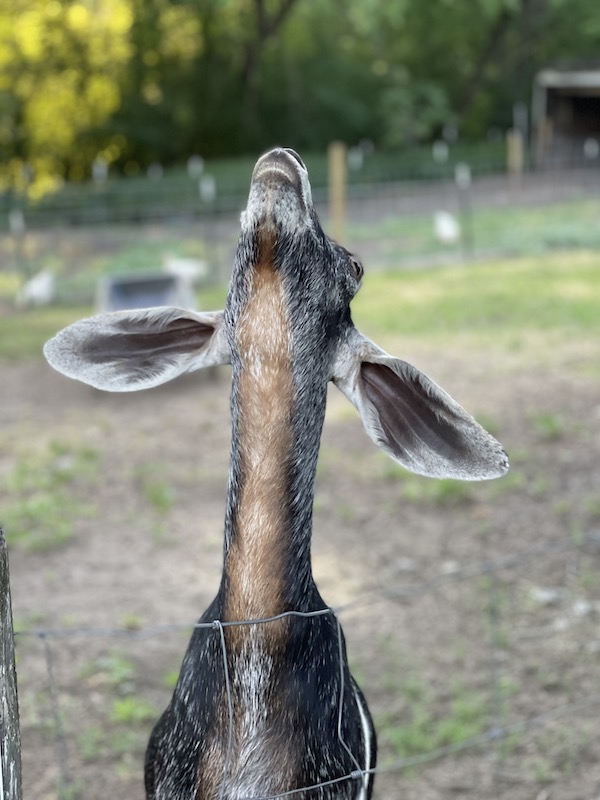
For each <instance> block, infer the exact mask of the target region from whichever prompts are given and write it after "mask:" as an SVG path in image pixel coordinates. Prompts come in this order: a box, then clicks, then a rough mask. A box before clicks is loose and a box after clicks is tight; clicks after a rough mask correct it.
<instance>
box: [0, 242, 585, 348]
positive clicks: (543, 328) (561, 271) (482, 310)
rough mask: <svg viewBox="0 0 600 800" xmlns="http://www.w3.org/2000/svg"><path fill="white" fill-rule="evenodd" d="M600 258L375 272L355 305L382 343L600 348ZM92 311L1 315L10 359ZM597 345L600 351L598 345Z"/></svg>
mask: <svg viewBox="0 0 600 800" xmlns="http://www.w3.org/2000/svg"><path fill="white" fill-rule="evenodd" d="M225 297H226V288H225V287H223V286H216V287H209V288H207V289H205V290H203V292H202V306H203V307H204V308H207V309H208V308H210V309H213V308H221V307H222V306H223V304H224V301H225ZM599 303H600V254H598V253H595V252H591V251H580V250H577V251H571V252H562V253H552V254H544V255H533V256H527V257H524V258H516V259H511V260H507V259H503V260H494V261H489V262H481V263H472V264H469V265H468V266H455V267H452V268H447V267H438V268H432V269H429V270H422V269H403V270H401V271H395V272H389V273H377V272H374V273H371V274H367V277H366V278H365V281H364V287H363V289H362V291H361V292H360V293H359V294H358V296H357V297H356V299H355V300H354V302H353V306H352V310H353V317H354V319H355V322H356V324H357V325H358V326H359V327H360V328H361V329H362V330H364V331H365V332H366V333H367V335H369V336H372V337H373V338H376V339H378V338H383V339H387V340H389V339H390V337H394V338H396V337H407V336H410V337H415V338H418V339H419V341H421V342H423V343H425V344H427V343H430V344H432V345H437V344H439V343H441V342H444V343H445V345H446V346H451V345H452V344H453V343H464V341H468V342H469V343H471V344H472V345H474V346H476V347H485V346H489V344H490V343H495V344H498V345H503V346H505V347H506V348H507V349H508V350H519V349H522V348H525V347H527V344H528V342H531V344H532V345H534V346H535V347H536V348H538V349H539V348H546V349H548V348H549V347H554V346H555V345H556V343H557V342H561V341H563V342H566V343H568V342H569V340H571V339H573V338H576V337H581V338H584V339H585V341H586V342H587V343H588V344H589V346H590V347H592V348H594V347H597V343H598V342H600V314H598V305H599ZM90 313H91V309H90V308H89V307H88V308H85V307H80V308H71V309H59V308H51V309H44V310H40V311H32V312H29V313H26V314H20V315H18V314H7V315H5V316H0V360H8V361H16V360H20V359H26V358H36V357H37V358H39V357H41V351H42V346H43V344H44V342H45V341H46V340H47V339H48V338H50V337H51V336H52V335H53V334H54V333H56V331H57V330H59V329H60V328H62V327H64V326H65V325H68V324H69V323H70V322H73V321H74V320H76V319H79V318H81V317H83V316H88V315H89V314H90ZM594 343H596V344H594Z"/></svg>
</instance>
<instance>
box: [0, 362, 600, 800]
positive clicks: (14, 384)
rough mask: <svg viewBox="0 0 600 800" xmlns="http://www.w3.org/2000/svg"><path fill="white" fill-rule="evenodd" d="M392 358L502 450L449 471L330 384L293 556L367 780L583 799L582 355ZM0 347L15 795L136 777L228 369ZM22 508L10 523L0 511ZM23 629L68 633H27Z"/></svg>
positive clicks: (97, 790) (587, 691)
mask: <svg viewBox="0 0 600 800" xmlns="http://www.w3.org/2000/svg"><path fill="white" fill-rule="evenodd" d="M398 355H406V354H401V353H398ZM411 360H412V361H414V362H416V363H417V364H418V365H419V366H420V367H422V368H423V369H425V370H426V371H427V372H429V373H430V374H432V376H433V377H434V378H435V379H436V380H437V381H438V382H439V383H441V385H442V386H444V388H446V389H447V390H448V391H450V392H451V393H452V394H453V395H454V396H455V397H456V398H457V399H458V400H459V401H460V402H461V403H462V404H463V405H464V406H465V407H466V408H468V409H469V410H470V411H471V412H473V413H475V414H476V415H479V417H480V418H481V420H482V422H484V424H488V425H489V426H490V427H491V428H492V430H493V433H494V434H495V435H496V436H497V437H498V438H499V439H500V440H501V441H502V443H503V444H504V446H505V447H506V449H507V450H508V452H509V454H510V455H511V459H512V471H511V473H510V474H509V476H508V477H506V478H505V479H503V480H502V481H497V482H493V483H486V484H477V485H474V484H468V485H462V484H460V485H458V486H457V485H456V484H445V483H443V484H439V483H438V482H435V481H427V480H425V479H416V478H412V477H409V476H407V475H405V474H402V473H401V472H400V471H399V470H396V469H394V468H393V467H391V466H390V462H389V461H387V460H386V459H385V457H384V456H382V455H380V454H379V453H378V452H377V451H376V448H374V447H373V446H372V444H371V443H370V442H369V440H368V439H367V437H366V434H365V433H364V432H363V431H362V428H361V425H360V422H359V420H358V418H357V416H356V414H355V412H354V411H353V409H352V408H351V407H350V406H349V405H348V404H347V401H346V400H345V399H344V398H343V397H342V396H341V395H340V394H338V393H336V390H335V389H332V391H331V397H330V403H329V408H328V416H327V420H326V425H325V431H324V436H323V443H322V452H321V460H320V466H319V470H318V481H317V491H316V503H315V524H314V570H315V575H316V578H317V582H318V584H319V587H320V589H321V592H322V594H323V596H324V598H325V599H326V601H327V602H328V603H330V604H331V605H332V606H335V607H338V606H343V605H345V604H349V606H348V608H347V609H346V610H344V611H342V612H340V619H341V622H342V624H343V626H344V630H345V632H346V636H347V639H348V648H349V653H350V659H351V664H352V669H353V671H354V673H355V675H356V677H357V679H358V681H359V683H360V684H361V686H362V688H363V689H364V691H365V694H366V696H367V699H368V701H369V705H370V708H371V710H372V713H373V716H374V718H375V720H376V724H377V727H378V730H379V739H380V759H379V764H380V765H381V766H389V767H390V771H386V772H383V773H382V774H381V775H379V776H378V777H377V780H376V788H375V797H376V798H379V800H383V799H384V798H391V799H392V800H393V799H394V798H403V800H417V798H418V800H438V799H440V800H441V798H444V799H446V798H449V797H464V798H473V800H487V798H489V799H490V800H496V798H510V800H534V799H536V798H537V800H598V798H600V713H599V709H600V705H598V704H597V703H598V699H599V696H598V692H599V691H600V681H599V679H600V663H599V659H600V628H599V621H600V538H595V539H594V534H600V498H599V493H598V487H599V486H600V458H599V454H600V395H599V392H598V389H599V386H598V379H597V372H596V373H595V375H596V377H594V375H593V374H592V375H586V372H585V370H581V369H572V370H565V369H560V370H558V369H552V368H546V367H543V366H534V367H531V365H530V364H528V365H527V366H526V367H525V366H520V365H519V364H518V363H516V362H515V363H506V364H499V365H496V364H493V363H490V361H491V360H493V357H492V356H488V355H484V354H479V356H478V357H471V356H470V357H469V358H464V357H461V354H460V353H452V354H449V353H443V352H442V353H438V352H434V351H433V350H428V349H426V348H421V349H419V348H414V347H413V348H412V352H411ZM1 369H2V378H1V383H0V414H1V419H2V427H1V430H0V481H1V484H2V487H3V488H2V489H0V504H1V505H2V507H3V509H4V511H3V513H5V512H6V514H7V519H6V520H5V524H6V534H7V539H8V542H9V546H10V547H11V549H10V558H11V576H12V591H13V608H14V615H15V620H16V627H17V629H18V630H20V631H21V632H22V634H21V635H20V636H19V637H18V644H17V651H18V675H19V682H20V683H19V688H20V705H21V716H22V737H23V769H24V787H25V793H24V796H25V798H27V799H28V800H29V799H31V800H51V799H54V798H59V797H60V798H65V799H66V798H79V797H81V798H85V799H86V800H100V798H102V799H103V800H104V799H105V798H107V797H110V798H114V800H125V798H127V800H133V798H140V799H141V798H142V797H143V785H142V759H143V752H144V748H145V743H146V740H147V736H148V734H149V731H150V729H151V727H152V725H153V722H154V721H155V719H156V718H157V716H158V714H159V713H160V711H161V710H162V709H163V708H164V706H165V705H166V703H167V702H168V698H169V696H170V692H171V688H172V685H173V680H174V676H175V675H176V673H177V669H178V665H179V662H180V659H181V657H182V655H183V652H184V649H185V645H186V640H187V637H188V635H189V631H187V630H184V631H181V630H179V629H172V628H171V627H170V626H189V625H190V624H192V623H193V622H194V621H195V620H196V619H197V617H198V616H199V615H200V613H201V612H202V611H203V610H204V608H205V607H206V606H207V605H208V603H209V602H210V600H211V599H212V597H213V595H214V594H215V592H216V589H217V586H218V582H219V577H220V570H221V552H222V551H221V548H222V518H223V510H224V499H225V488H226V478H227V469H228V455H229V411H228V390H229V376H228V374H227V371H226V370H223V371H222V372H220V373H218V374H217V375H212V376H207V375H201V374H198V375H193V376H189V377H187V378H184V379H181V380H179V381H178V382H176V383H174V384H171V385H169V386H166V387H162V388H159V389H156V390H152V391H149V392H145V393H138V394H134V395H119V396H117V395H105V394H103V393H100V392H96V391H94V390H91V389H89V388H88V387H85V386H83V385H79V384H77V383H75V382H72V381H69V380H67V379H65V378H62V377H61V376H59V375H57V374H54V373H53V372H52V371H51V370H50V368H49V367H46V366H45V365H44V364H42V363H41V362H39V363H38V362H35V363H33V362H32V363H28V364H21V365H6V364H4V365H2V367H1ZM15 498H21V501H20V502H21V506H22V507H17V506H16V505H15V504H16V503H17V500H15ZM49 498H50V499H49ZM51 498H54V499H53V500H52V499H51ZM36 499H37V505H36V502H35V501H36ZM53 503H54V505H53ZM27 504H29V505H27ZM25 506H27V507H26V508H25ZM7 509H8V511H7ZM26 519H29V520H30V522H31V527H32V530H33V532H32V533H30V534H27V535H26V534H25V533H23V531H17V530H13V529H11V526H10V524H9V522H10V521H11V520H12V524H13V526H15V525H17V524H19V521H20V522H21V524H24V523H23V520H26ZM512 555H515V556H516V557H515V558H506V560H505V562H503V564H502V566H501V567H499V568H498V569H496V570H495V571H491V570H488V571H487V572H486V571H485V570H481V569H480V570H477V569H475V567H476V566H477V565H480V564H482V563H483V562H488V561H493V562H494V563H496V562H499V561H500V560H501V559H504V558H505V557H507V556H512ZM471 568H473V570H472V572H471V573H469V570H470V569H471ZM386 593H387V594H386ZM394 595H395V596H394ZM157 626H166V627H164V628H160V630H156V628H157ZM48 629H60V630H64V629H67V630H70V631H72V632H74V635H70V636H65V635H62V636H52V635H48V636H46V637H40V636H39V635H36V632H39V631H40V630H48ZM90 629H95V630H94V631H92V630H90ZM148 629H149V630H148ZM116 630H118V631H120V632H121V635H119V634H118V632H116ZM594 700H595V702H596V704H595V705H594V704H593V701H594ZM580 701H582V702H581V706H577V705H573V704H577V703H579V702H580ZM553 711H556V712H557V719H555V720H553V719H551V718H544V719H542V720H539V719H538V718H539V717H540V715H546V714H549V713H550V712H553ZM563 712H564V713H563ZM525 720H534V723H535V725H534V727H531V728H530V729H526V730H520V731H517V732H514V733H513V735H511V736H510V737H507V738H503V739H497V740H495V741H491V742H489V743H487V744H485V745H483V746H479V747H472V748H468V749H465V750H464V751H462V752H458V753H456V754H454V755H450V756H447V757H444V758H438V759H435V760H433V761H431V762H430V763H427V764H425V765H423V766H420V767H418V768H412V769H399V768H398V766H399V765H398V763H397V762H398V760H399V759H400V758H402V757H405V756H414V755H418V754H420V753H424V752H429V751H431V750H435V749H436V748H439V747H444V746H446V745H450V746H453V745H456V744H457V743H458V742H460V741H462V740H464V739H468V738H469V737H472V736H478V735H480V734H485V733H486V732H488V731H489V730H490V729H493V728H497V727H503V726H510V725H513V724H514V723H519V722H522V721H525ZM535 720H537V722H535ZM538 723H539V724H538ZM542 723H543V724H542ZM61 787H62V788H61ZM315 797H316V795H315Z"/></svg>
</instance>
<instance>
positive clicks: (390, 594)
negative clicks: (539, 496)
mask: <svg viewBox="0 0 600 800" xmlns="http://www.w3.org/2000/svg"><path fill="white" fill-rule="evenodd" d="M590 547H592V548H594V550H595V551H597V550H598V548H599V547H600V531H593V532H590V533H589V534H587V535H584V536H580V537H573V536H570V537H567V538H565V539H562V540H560V541H555V542H552V543H548V544H542V545H538V546H535V547H531V548H528V549H526V550H522V551H518V552H513V553H510V554H508V555H506V556H503V557H501V558H499V559H495V560H485V561H480V562H476V563H474V564H471V565H469V566H467V567H465V568H463V569H457V570H455V571H454V572H452V573H450V574H446V575H443V576H440V577H437V578H435V579H432V580H429V581H423V582H420V583H417V584H415V585H412V586H406V587H400V588H384V589H381V590H379V591H376V592H372V593H370V594H366V595H364V596H362V597H359V598H357V599H356V600H353V601H351V602H348V603H345V604H343V605H340V606H337V607H331V608H323V609H319V610H316V611H312V612H303V611H293V610H292V611H286V612H284V613H282V614H278V615H276V616H272V617H264V618H256V619H247V620H234V621H231V620H214V621H211V622H198V623H196V624H195V625H192V626H190V625H185V624H169V625H154V626H148V627H145V628H140V629H137V630H130V629H123V628H119V627H78V628H37V629H33V630H28V631H20V632H19V631H17V632H16V636H17V637H18V638H19V639H27V638H28V639H37V640H39V641H40V642H41V643H42V647H43V653H44V662H45V673H46V681H47V688H48V693H49V698H50V707H51V715H52V718H53V724H54V732H55V739H56V758H57V762H58V769H59V775H60V782H61V786H62V788H63V789H67V788H68V787H69V786H70V785H71V784H72V778H71V774H70V770H69V767H68V745H67V737H66V732H65V728H64V723H63V713H62V709H61V702H60V694H59V691H58V687H57V682H56V678H55V671H54V656H53V648H52V644H51V643H52V642H59V641H61V640H66V639H104V638H109V639H110V638H115V639H123V638H126V639H131V640H144V639H149V638H153V637H159V638H160V637H163V636H165V635H167V634H170V633H180V632H184V631H190V630H191V629H193V628H203V629H212V630H214V631H215V634H216V635H218V637H219V641H220V649H221V656H222V659H223V667H224V675H225V690H226V702H227V714H228V737H227V739H228V741H227V748H226V756H225V763H224V775H223V782H222V786H221V795H220V797H221V800H222V798H224V797H225V794H224V793H225V789H226V778H227V775H228V773H229V767H230V764H231V758H232V753H233V749H232V748H233V699H232V690H231V680H230V674H229V664H228V657H227V656H228V654H227V644H226V639H225V634H224V631H225V629H226V628H230V627H236V626H248V625H268V624H270V623H273V622H275V621H277V620H281V619H284V618H287V617H304V618H311V617H318V616H323V615H332V616H333V617H334V618H335V620H336V623H337V628H338V642H339V666H340V692H339V701H338V703H339V706H338V713H339V716H338V726H337V733H338V738H339V741H340V743H341V745H342V747H343V748H344V749H345V750H346V751H347V752H348V753H349V755H350V757H351V759H352V761H353V763H354V764H355V767H356V768H355V769H353V770H352V771H351V772H349V773H347V774H345V775H341V776H339V777H336V778H333V779H331V780H328V781H323V782H321V783H318V784H314V785H311V786H303V787H300V788H297V789H290V790H289V791H285V792H281V793H278V794H271V795H265V796H260V797H256V796H254V797H247V798H243V800H283V799H284V798H288V797H293V796H295V795H300V794H302V793H305V792H311V791H317V790H320V789H324V788H326V787H330V786H334V785H336V784H341V783H345V782H347V781H363V780H364V779H365V777H366V776H367V775H379V774H385V773H392V772H402V771H405V770H408V769H410V768H414V767H417V766H421V765H424V764H428V763H432V762H435V761H439V760H441V759H445V758H448V757H450V756H453V755H458V754H459V753H464V752H466V751H469V750H473V749H476V748H481V747H485V746H491V747H492V748H493V749H496V748H497V747H498V746H499V744H500V743H502V742H504V741H506V740H507V739H508V738H509V737H511V736H514V735H515V734H523V733H527V732H529V731H533V730H536V729H539V728H543V727H545V726H547V725H549V724H550V723H552V722H555V721H557V720H560V719H565V718H569V717H574V716H576V715H579V714H581V713H582V712H587V711H589V710H591V709H596V708H597V707H598V706H600V693H591V694H587V695H585V696H583V697H580V698H578V699H576V700H574V701H572V702H570V703H566V704H563V705H561V706H559V707H557V708H554V709H551V710H549V711H545V712H543V713H540V714H537V715H534V716H532V717H529V718H523V719H518V720H516V721H514V722H509V723H505V724H502V696H501V690H500V680H501V664H500V662H499V660H498V654H497V648H496V647H495V640H496V635H497V633H498V631H499V628H500V602H499V597H498V585H497V578H498V575H499V573H501V572H503V571H506V570H509V569H518V568H521V567H523V566H524V565H527V564H529V563H531V562H532V561H534V560H541V559H544V558H549V557H551V556H555V555H557V554H565V553H568V552H570V551H583V550H585V549H586V548H590ZM482 576H486V577H490V579H491V584H490V587H489V588H490V608H489V614H488V616H489V624H490V628H489V635H490V640H491V649H492V653H491V660H490V669H491V676H490V678H491V680H490V682H491V686H492V688H493V692H492V701H491V706H492V707H491V713H490V719H491V720H492V723H493V724H492V725H491V726H490V727H489V728H488V729H487V730H486V731H484V732H482V733H480V734H477V735H474V736H470V737H466V738H464V739H462V740H460V741H456V742H452V743H450V744H448V745H445V746H441V747H437V748H434V749H431V750H428V751H425V752H422V753H419V754H416V755H411V756H407V757H403V758H397V759H393V760H391V761H388V762H387V763H384V764H382V765H381V766H378V767H376V768H373V769H363V768H362V767H361V766H360V764H359V762H358V760H357V759H356V757H355V755H354V754H353V753H352V752H351V750H350V748H349V747H348V745H347V743H346V742H345V741H344V739H343V736H342V724H343V704H342V698H343V695H344V661H343V645H342V632H341V625H340V622H339V620H338V619H337V615H343V614H345V613H348V612H350V611H354V610H356V609H358V608H364V607H370V606H372V605H373V604H375V603H377V602H381V601H384V600H390V599H391V600H405V599H410V598H416V597H422V596H425V595H428V594H433V593H436V592H438V591H439V590H440V589H442V588H443V587H445V586H447V585H449V584H453V583H460V582H463V581H469V580H473V579H476V578H478V577H482ZM492 791H493V796H494V797H500V796H501V794H502V790H501V789H500V788H499V776H498V773H497V771H496V772H495V773H494V776H493V790H492ZM65 796H66V795H65Z"/></svg>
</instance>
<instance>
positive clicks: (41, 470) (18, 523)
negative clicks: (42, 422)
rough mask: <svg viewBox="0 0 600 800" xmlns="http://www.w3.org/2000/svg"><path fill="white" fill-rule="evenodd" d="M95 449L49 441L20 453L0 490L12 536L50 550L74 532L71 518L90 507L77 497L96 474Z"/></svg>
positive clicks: (23, 544)
mask: <svg viewBox="0 0 600 800" xmlns="http://www.w3.org/2000/svg"><path fill="white" fill-rule="evenodd" d="M97 462H98V456H97V453H96V452H95V451H93V450H91V449H90V448H87V447H82V446H80V445H71V444H70V443H66V442H51V443H50V445H49V446H48V447H46V448H45V449H44V450H40V451H35V452H34V451H32V452H28V453H27V454H25V455H23V456H21V457H20V458H19V459H18V460H17V461H16V463H15V464H14V466H13V468H12V471H11V472H10V473H9V474H8V476H7V478H6V480H5V481H4V484H3V487H2V489H0V502H1V503H2V507H3V519H2V521H3V524H4V526H5V529H6V533H7V536H8V540H9V542H10V543H11V544H16V545H18V546H19V547H22V548H23V549H25V550H27V551H30V552H33V551H45V550H52V549H55V548H57V547H60V546H62V545H64V544H65V543H67V542H68V541H69V540H70V539H71V538H72V536H73V533H74V532H73V523H72V520H73V519H77V518H78V517H82V516H85V515H86V514H87V513H89V511H90V509H89V508H88V507H87V506H86V505H85V504H84V503H83V502H82V501H81V500H80V499H78V498H79V497H80V496H81V490H82V489H85V487H87V486H88V485H89V483H90V481H91V480H92V479H93V478H94V475H95V474H96V469H97Z"/></svg>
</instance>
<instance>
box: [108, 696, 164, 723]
mask: <svg viewBox="0 0 600 800" xmlns="http://www.w3.org/2000/svg"><path fill="white" fill-rule="evenodd" d="M155 718H156V709H155V708H154V706H153V705H152V704H151V703H149V702H148V701H147V700H144V699H143V698H141V697H135V696H134V695H128V696H127V697H117V698H116V699H115V700H113V703H112V708H111V711H110V714H109V720H110V721H111V722H114V723H124V724H126V725H139V724H141V723H143V722H148V721H150V720H153V719H155Z"/></svg>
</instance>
